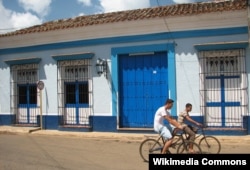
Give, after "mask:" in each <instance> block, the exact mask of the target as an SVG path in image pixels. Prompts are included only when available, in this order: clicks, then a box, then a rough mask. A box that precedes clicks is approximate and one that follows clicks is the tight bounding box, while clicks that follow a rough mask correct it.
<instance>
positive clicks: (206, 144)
mask: <svg viewBox="0 0 250 170" xmlns="http://www.w3.org/2000/svg"><path fill="white" fill-rule="evenodd" d="M199 146H200V147H201V150H202V153H203V154H218V153H220V150H221V144H220V141H219V140H218V139H217V138H216V137H214V136H204V137H203V138H201V139H200V141H199Z"/></svg>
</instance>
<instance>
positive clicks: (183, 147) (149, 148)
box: [139, 131, 202, 162]
mask: <svg viewBox="0 0 250 170" xmlns="http://www.w3.org/2000/svg"><path fill="white" fill-rule="evenodd" d="M173 138H174V139H173V142H172V144H171V145H170V147H169V149H168V151H167V153H166V154H172V153H173V152H171V150H170V149H176V148H177V151H176V153H177V154H185V153H186V154H188V153H189V146H190V144H192V145H193V149H194V150H195V151H196V153H197V154H199V153H200V154H201V153H202V150H201V148H200V146H199V145H198V144H197V143H195V142H192V141H189V140H187V139H185V132H184V131H182V132H181V133H178V132H176V133H175V132H174V133H173ZM165 142H166V141H165V140H164V138H163V136H161V135H160V136H159V137H158V138H157V139H154V138H147V139H144V140H143V141H142V142H141V144H140V147H139V152H140V156H141V158H142V159H143V160H144V161H145V162H148V161H149V160H148V158H149V154H160V153H161V150H162V149H163V146H164V144H165Z"/></svg>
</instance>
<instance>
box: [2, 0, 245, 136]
mask: <svg viewBox="0 0 250 170" xmlns="http://www.w3.org/2000/svg"><path fill="white" fill-rule="evenodd" d="M248 8H249V6H248V1H247V0H226V1H219V2H216V1H211V2H202V3H190V4H178V5H171V6H159V7H154V8H146V9H137V10H128V11H120V12H112V13H105V14H97V15H89V16H80V17H76V18H71V19H65V20H57V21H52V22H47V23H44V24H41V25H36V26H33V27H29V28H26V29H22V30H18V31H15V32H11V33H6V34H1V35H0V76H1V79H0V82H1V86H0V125H13V126H19V125H23V126H40V123H42V127H43V128H44V129H59V130H78V131H112V132H118V131H122V130H128V131H132V132H133V131H134V130H152V127H153V118H154V113H155V111H156V109H157V108H158V107H159V106H161V105H163V104H164V102H165V100H166V99H167V98H172V99H173V100H174V101H175V105H174V107H173V109H172V110H171V113H172V115H173V116H177V114H178V112H180V111H182V110H183V109H184V107H185V104H186V103H192V104H193V110H192V113H191V116H194V118H195V119H196V120H199V121H200V122H202V123H203V124H204V125H206V126H207V130H209V131H210V132H212V133H215V134H241V135H246V134H250V116H249V91H248V87H249V81H248V79H249V73H250V70H249V68H250V67H249V65H250V59H249V57H248V56H249V54H250V50H249V47H248V44H249V28H248V25H249V24H248V23H249V18H248V16H249V13H248ZM38 82H39V88H41V90H39V88H38V87H37V86H38ZM41 117H42V121H41V120H40V118H41Z"/></svg>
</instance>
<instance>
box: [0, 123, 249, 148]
mask: <svg viewBox="0 0 250 170" xmlns="http://www.w3.org/2000/svg"><path fill="white" fill-rule="evenodd" d="M0 134H31V135H53V136H68V137H83V138H99V139H100V138H101V139H104V140H125V141H134V142H140V141H142V140H143V139H145V138H146V136H152V137H157V134H143V133H122V132H120V133H118V132H72V131H70V132H69V131H59V130H41V129H39V128H34V127H16V126H0ZM216 137H217V138H218V139H219V140H220V141H221V143H224V144H226V143H230V144H235V145H239V144H242V145H243V144H244V145H249V146H250V135H244V136H216Z"/></svg>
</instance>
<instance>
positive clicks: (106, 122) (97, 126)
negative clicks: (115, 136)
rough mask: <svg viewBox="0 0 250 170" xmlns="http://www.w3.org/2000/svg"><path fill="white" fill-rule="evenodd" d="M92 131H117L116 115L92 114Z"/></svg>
mask: <svg viewBox="0 0 250 170" xmlns="http://www.w3.org/2000/svg"><path fill="white" fill-rule="evenodd" d="M90 122H91V123H92V131H98V132H117V128H116V125H117V119H116V116H90Z"/></svg>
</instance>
